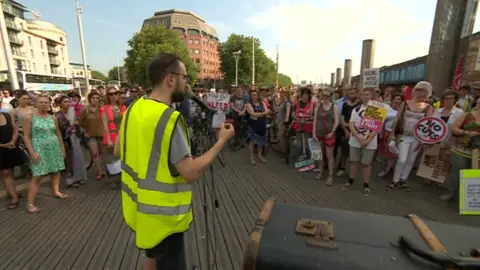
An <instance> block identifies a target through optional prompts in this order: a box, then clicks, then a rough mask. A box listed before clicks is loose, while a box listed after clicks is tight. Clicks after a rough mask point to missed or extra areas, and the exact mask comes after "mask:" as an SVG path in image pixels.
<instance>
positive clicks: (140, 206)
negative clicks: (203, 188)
mask: <svg viewBox="0 0 480 270" xmlns="http://www.w3.org/2000/svg"><path fill="white" fill-rule="evenodd" d="M122 191H123V192H125V193H126V194H127V195H128V197H130V198H131V199H132V200H133V201H134V202H135V203H136V204H137V211H138V212H140V213H143V214H147V215H164V216H178V215H182V214H187V213H188V212H190V208H191V205H190V204H188V205H179V206H173V207H171V206H157V205H149V204H144V203H139V202H138V199H137V194H135V193H133V191H132V190H131V189H130V188H129V187H128V186H127V185H126V184H124V183H122Z"/></svg>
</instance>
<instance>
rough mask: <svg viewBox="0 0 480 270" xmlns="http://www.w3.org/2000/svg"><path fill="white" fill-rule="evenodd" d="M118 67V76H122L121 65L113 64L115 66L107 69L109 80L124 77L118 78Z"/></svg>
mask: <svg viewBox="0 0 480 270" xmlns="http://www.w3.org/2000/svg"><path fill="white" fill-rule="evenodd" d="M119 68H120V77H122V67H118V66H115V67H112V68H111V69H110V70H109V71H108V80H110V81H120V79H122V80H123V79H124V78H118V69H119Z"/></svg>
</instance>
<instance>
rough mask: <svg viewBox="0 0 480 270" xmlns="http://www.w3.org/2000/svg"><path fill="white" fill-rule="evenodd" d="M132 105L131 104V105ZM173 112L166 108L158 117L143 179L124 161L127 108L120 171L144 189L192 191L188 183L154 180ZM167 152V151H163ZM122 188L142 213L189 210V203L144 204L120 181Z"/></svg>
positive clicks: (170, 213)
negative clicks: (173, 205)
mask: <svg viewBox="0 0 480 270" xmlns="http://www.w3.org/2000/svg"><path fill="white" fill-rule="evenodd" d="M131 107H133V106H131ZM174 112H175V110H174V109H172V108H168V109H166V110H165V112H164V113H163V114H162V116H161V117H160V119H159V121H158V123H157V125H156V128H155V134H154V140H153V145H152V150H151V152H150V157H149V158H148V167H147V174H146V178H145V179H140V178H139V177H138V174H137V173H135V171H134V170H133V168H131V167H130V166H129V165H128V164H127V163H126V161H125V159H126V141H127V140H126V137H127V136H126V134H127V132H126V128H127V123H128V118H129V113H130V110H128V112H127V114H126V116H125V129H124V132H123V133H124V134H123V135H124V138H123V139H124V144H123V160H122V171H123V172H124V173H126V174H128V175H129V176H131V177H132V179H133V180H134V181H135V182H137V184H138V187H139V188H140V189H144V190H150V191H158V192H163V193H177V192H185V191H192V188H193V187H192V185H191V184H189V183H181V184H180V183H179V184H167V183H162V182H158V181H157V180H156V174H157V170H158V165H159V162H160V155H161V154H162V142H163V135H164V133H165V129H166V126H167V124H168V121H169V120H170V117H171V116H172V115H173V113H174ZM163 154H168V153H163ZM122 190H123V191H124V192H125V193H126V194H127V195H128V196H129V197H130V198H131V199H132V200H133V201H134V202H135V203H137V210H138V211H139V212H141V213H144V214H156V215H181V214H187V213H188V212H189V211H190V207H191V206H190V205H180V206H176V207H168V206H165V207H162V206H154V205H146V204H142V203H139V202H138V199H137V195H136V194H135V193H134V192H133V191H132V190H131V189H130V188H129V187H128V186H127V185H126V184H124V183H122Z"/></svg>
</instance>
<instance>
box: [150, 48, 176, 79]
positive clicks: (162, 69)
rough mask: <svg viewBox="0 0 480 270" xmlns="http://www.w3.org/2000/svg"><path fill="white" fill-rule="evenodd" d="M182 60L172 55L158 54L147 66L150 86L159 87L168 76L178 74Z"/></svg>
mask: <svg viewBox="0 0 480 270" xmlns="http://www.w3.org/2000/svg"><path fill="white" fill-rule="evenodd" d="M180 62H182V60H181V59H180V57H178V56H177V55H175V54H172V53H160V54H159V55H158V56H157V57H155V58H154V59H153V60H152V62H151V63H150V65H149V66H148V79H149V80H150V84H151V85H152V86H156V85H159V84H161V83H162V82H163V80H165V78H166V77H167V75H168V74H170V73H172V72H179V69H180Z"/></svg>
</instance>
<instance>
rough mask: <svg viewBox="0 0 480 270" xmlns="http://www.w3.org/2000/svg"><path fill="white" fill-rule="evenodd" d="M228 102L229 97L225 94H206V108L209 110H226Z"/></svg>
mask: <svg viewBox="0 0 480 270" xmlns="http://www.w3.org/2000/svg"><path fill="white" fill-rule="evenodd" d="M229 102H230V95H229V94H225V93H208V94H207V106H208V107H209V108H210V109H214V110H217V111H226V110H228V104H229Z"/></svg>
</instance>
